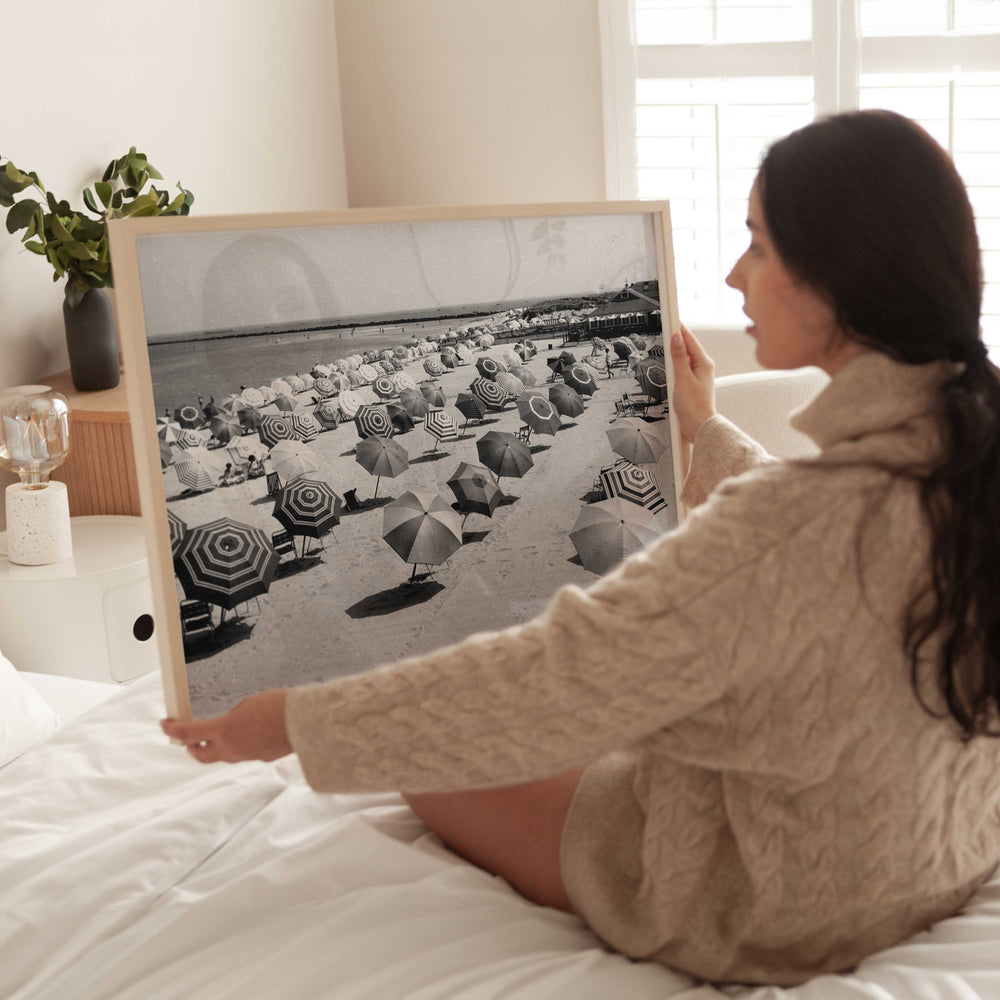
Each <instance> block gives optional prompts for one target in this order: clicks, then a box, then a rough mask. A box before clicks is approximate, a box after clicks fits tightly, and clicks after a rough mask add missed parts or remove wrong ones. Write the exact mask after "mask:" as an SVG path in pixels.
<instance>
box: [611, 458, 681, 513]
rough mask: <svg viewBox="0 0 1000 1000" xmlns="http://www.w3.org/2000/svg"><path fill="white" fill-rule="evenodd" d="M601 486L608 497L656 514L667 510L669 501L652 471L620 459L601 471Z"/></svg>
mask: <svg viewBox="0 0 1000 1000" xmlns="http://www.w3.org/2000/svg"><path fill="white" fill-rule="evenodd" d="M600 480H601V486H603V487H604V493H605V495H606V496H607V497H609V498H610V497H619V498H621V499H622V500H628V501H629V502H630V503H634V504H637V505H638V506H640V507H645V508H646V509H647V510H651V511H653V512H654V513H655V512H656V511H659V510H665V509H666V506H667V501H666V499H665V498H664V496H663V494H662V493H661V492H660V488H659V486H657V485H656V480H655V479H654V478H653V476H652V474H651V473H650V471H649V470H648V469H646V468H644V467H643V466H641V465H633V464H632V463H631V462H628V461H626V460H625V459H620V460H619V461H617V462H615V464H614V465H612V466H609V467H607V468H604V469H601V472H600Z"/></svg>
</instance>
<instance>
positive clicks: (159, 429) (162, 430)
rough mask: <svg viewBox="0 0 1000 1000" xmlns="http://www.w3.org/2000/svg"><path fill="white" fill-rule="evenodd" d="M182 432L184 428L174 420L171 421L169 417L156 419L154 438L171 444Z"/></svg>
mask: <svg viewBox="0 0 1000 1000" xmlns="http://www.w3.org/2000/svg"><path fill="white" fill-rule="evenodd" d="M182 430H184V428H183V427H181V425H180V424H179V423H177V421H176V420H171V419H170V417H157V418H156V436H157V437H158V438H159V439H160V440H161V441H166V442H167V444H173V442H174V441H176V440H177V438H178V436H179V435H180V433H181V431H182Z"/></svg>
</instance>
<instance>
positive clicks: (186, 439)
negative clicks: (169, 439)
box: [174, 427, 211, 450]
mask: <svg viewBox="0 0 1000 1000" xmlns="http://www.w3.org/2000/svg"><path fill="white" fill-rule="evenodd" d="M208 436H209V437H211V432H209V435H208ZM206 440H207V438H206V437H205V434H204V433H203V432H202V431H201V430H200V429H199V430H195V429H194V428H193V427H185V428H184V429H183V430H182V431H181V432H180V434H178V435H177V439H176V440H175V441H174V444H175V445H177V447H178V448H184V449H185V450H188V449H191V448H203V447H204V446H205V442H206Z"/></svg>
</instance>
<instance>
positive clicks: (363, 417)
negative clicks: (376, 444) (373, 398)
mask: <svg viewBox="0 0 1000 1000" xmlns="http://www.w3.org/2000/svg"><path fill="white" fill-rule="evenodd" d="M354 426H355V427H356V428H357V431H358V437H359V438H366V437H372V436H373V435H375V436H379V437H389V436H390V435H392V433H393V427H392V421H391V420H390V419H389V415H388V414H387V413H386V412H385V410H384V409H383V408H382V407H380V406H372V405H371V403H362V404H361V406H359V407H358V410H357V412H356V413H355V414H354Z"/></svg>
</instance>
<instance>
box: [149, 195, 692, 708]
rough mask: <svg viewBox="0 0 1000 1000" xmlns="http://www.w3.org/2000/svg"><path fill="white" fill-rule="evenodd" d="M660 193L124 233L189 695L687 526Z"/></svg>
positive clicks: (608, 562) (291, 669)
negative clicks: (673, 403) (554, 206)
mask: <svg viewBox="0 0 1000 1000" xmlns="http://www.w3.org/2000/svg"><path fill="white" fill-rule="evenodd" d="M526 211H529V210H527V209H526ZM661 212H663V209H662V208H660V209H657V208H656V207H655V206H648V205H647V206H642V207H641V209H640V208H639V207H638V206H636V207H635V208H634V209H631V210H629V208H628V206H626V207H620V208H617V209H616V210H615V211H613V212H609V210H608V209H607V207H605V208H603V209H602V210H599V211H594V210H592V211H590V212H586V211H583V210H582V209H581V208H580V207H579V206H575V207H570V206H566V207H565V208H564V209H563V210H557V211H555V212H552V213H547V214H545V215H538V214H534V215H532V214H520V215H517V214H512V215H506V216H497V215H496V213H495V212H494V213H492V214H491V215H489V216H488V217H480V218H476V217H471V218H462V217H459V218H455V217H451V218H445V219H435V218H423V219H421V218H412V217H407V218H405V219H401V220H399V221H392V220H390V221H385V222H378V223H369V222H365V221H357V219H356V217H355V219H354V220H352V221H351V222H347V223H344V224H338V225H306V224H291V225H288V224H284V223H282V224H280V225H273V226H268V225H266V224H262V222H261V220H260V219H256V220H246V221H243V220H238V219H235V220H234V219H225V220H223V219H220V220H216V221H217V222H218V225H217V226H215V225H214V223H212V222H211V221H209V223H207V224H206V222H205V220H198V224H197V227H194V226H189V225H188V224H187V223H188V221H189V220H183V221H181V220H178V221H175V222H174V226H173V228H172V229H171V230H170V231H169V232H166V233H162V232H158V233H157V234H155V235H137V236H136V237H135V239H134V244H133V245H134V248H135V262H136V270H137V274H138V276H139V282H138V283H139V289H138V294H139V295H140V296H141V304H142V316H143V325H144V330H143V331H142V334H143V337H142V339H143V341H144V342H143V343H142V345H141V348H142V350H143V351H144V352H145V353H146V355H147V356H148V364H149V375H150V389H151V394H152V401H153V402H152V411H151V412H145V413H142V414H137V415H136V417H137V418H138V421H136V422H139V423H141V424H142V425H143V430H144V432H145V437H146V440H147V444H148V446H149V447H150V448H152V447H154V445H153V438H152V435H153V434H154V428H155V448H156V450H157V452H158V454H159V458H160V473H161V484H162V491H163V492H162V500H163V505H164V506H165V511H166V522H167V525H168V528H169V537H170V562H169V563H168V564H166V565H161V566H159V567H157V568H155V569H154V572H153V576H154V581H155V583H154V585H156V586H162V587H163V588H164V589H165V590H166V596H167V602H168V604H169V605H170V606H171V608H173V607H176V613H177V615H178V616H179V621H180V631H181V635H182V642H183V650H184V661H185V665H184V669H185V683H186V688H187V695H188V698H189V700H190V709H191V714H192V716H194V717H202V716H207V715H214V714H218V713H220V712H223V711H225V710H227V709H228V708H230V707H232V705H233V704H235V703H236V702H237V701H239V700H240V699H241V698H242V697H244V696H245V695H247V694H249V693H252V692H254V691H257V690H262V689H266V688H269V687H274V686H277V685H300V684H304V683H310V682H313V681H321V680H328V679H330V678H334V677H338V676H344V675H347V674H353V673H358V672H361V671H365V670H369V669H371V668H373V667H376V666H378V665H380V664H384V663H389V662H393V661H395V660H398V659H400V658H402V657H405V656H408V655H414V654H419V653H423V652H428V651H430V650H431V649H433V648H436V647H439V646H441V645H445V644H449V643H452V642H455V641H458V640H459V639H461V638H463V637H464V636H466V635H468V634H471V633H472V632H477V631H488V630H494V629H501V628H505V627H507V626H509V625H513V624H515V623H518V622H523V621H526V620H528V619H529V618H531V617H533V616H534V615H536V614H538V613H539V612H541V611H543V610H544V608H545V607H546V605H547V604H548V602H549V600H550V599H551V598H552V596H553V595H554V594H555V592H556V591H557V590H558V588H559V587H560V586H562V585H564V584H575V585H578V586H581V587H586V586H587V585H588V584H589V583H590V582H592V581H594V580H595V579H596V578H597V577H598V576H600V575H602V574H604V573H607V572H608V571H610V570H612V569H613V568H614V567H615V566H617V565H618V564H619V563H620V562H621V561H622V560H623V559H624V558H625V557H626V556H628V555H630V554H631V553H633V552H636V551H638V550H639V549H641V548H642V547H644V546H646V545H648V544H649V543H650V542H651V541H653V540H654V539H655V538H657V537H658V536H659V535H660V534H662V533H663V532H665V531H667V530H669V529H670V528H672V527H674V526H676V524H677V522H678V506H677V500H676V491H675V482H676V480H677V475H676V471H675V458H676V456H675V451H676V448H675V447H674V445H673V442H672V434H671V422H670V407H669V400H668V385H667V365H666V363H665V360H664V345H663V337H662V324H661V308H662V306H663V303H662V301H661V298H662V289H663V286H662V284H661V281H660V277H661V274H662V273H663V272H664V266H665V260H664V257H665V255H664V253H663V251H662V248H661V247H660V246H659V245H658V238H659V237H658V232H663V231H666V232H668V233H669V222H668V221H667V222H666V225H664V223H663V220H662V217H661ZM411 215H412V213H411ZM664 215H665V213H664ZM172 221H174V220H172ZM300 221H301V220H300ZM206 225H208V228H207V229H206V228H205V227H206ZM147 409H148V408H147ZM163 561H164V562H166V560H163ZM169 669H174V666H173V665H171V666H170V667H169Z"/></svg>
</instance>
